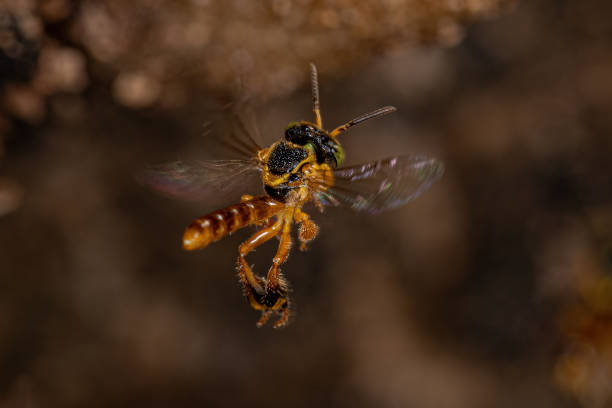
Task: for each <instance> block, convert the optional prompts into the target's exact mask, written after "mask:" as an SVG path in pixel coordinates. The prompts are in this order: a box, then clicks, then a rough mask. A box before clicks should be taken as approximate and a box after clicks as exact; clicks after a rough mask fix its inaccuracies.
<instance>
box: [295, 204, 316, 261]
mask: <svg viewBox="0 0 612 408" xmlns="http://www.w3.org/2000/svg"><path fill="white" fill-rule="evenodd" d="M294 220H295V222H297V223H299V224H300V228H299V229H298V240H299V241H300V251H305V250H306V249H307V248H306V245H307V244H308V243H309V242H310V241H312V240H313V239H315V238H316V236H317V234H318V233H319V227H318V226H317V224H315V223H314V222H313V221H312V220H311V219H310V217H309V216H308V214H306V213H305V212H303V211H302V210H300V209H296V211H295V216H294Z"/></svg>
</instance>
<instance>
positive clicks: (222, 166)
mask: <svg viewBox="0 0 612 408" xmlns="http://www.w3.org/2000/svg"><path fill="white" fill-rule="evenodd" d="M310 74H311V82H312V104H313V112H314V116H315V121H314V122H308V121H299V122H291V123H289V125H288V126H287V127H286V128H285V133H284V136H283V138H282V139H281V140H279V141H277V142H275V143H273V144H272V145H271V146H269V147H267V148H261V147H259V146H258V145H257V143H256V142H255V141H254V139H253V137H251V136H250V135H249V134H248V131H246V129H245V126H242V130H243V131H244V133H246V134H247V136H248V139H249V143H248V145H249V147H251V146H252V147H253V149H252V150H253V151H254V153H253V154H252V157H250V158H248V159H246V160H224V161H223V160H222V161H203V162H196V163H192V164H187V163H181V162H178V163H173V164H169V165H165V166H162V167H161V168H158V169H155V170H153V171H152V173H151V177H149V179H150V180H151V181H152V182H151V183H150V184H153V185H154V186H155V187H156V188H158V189H160V190H165V191H166V192H169V193H171V194H173V195H182V196H187V197H189V196H193V195H203V196H206V194H210V193H211V192H213V191H215V190H217V188H220V189H223V188H225V189H226V188H227V187H228V185H230V184H232V183H235V182H236V180H241V179H242V178H243V176H245V175H247V174H250V173H252V172H259V173H260V177H261V180H262V182H263V188H264V191H265V194H263V195H259V196H251V195H243V196H242V198H241V202H240V203H239V204H235V205H231V206H229V207H226V208H223V209H220V210H217V211H214V212H212V213H210V214H207V215H204V216H202V217H200V218H198V219H196V220H195V221H193V222H192V223H191V224H190V225H189V226H188V227H187V229H186V230H185V233H184V235H183V248H184V249H186V250H188V251H191V250H195V249H202V248H205V247H207V246H208V245H209V244H211V243H213V242H215V241H218V240H220V239H221V238H223V237H225V236H226V235H228V234H231V233H233V232H234V231H236V230H238V229H240V228H243V227H246V226H249V225H255V226H258V227H260V229H259V230H258V231H257V232H256V233H255V234H253V235H252V236H251V237H250V238H249V239H248V240H247V241H245V242H243V243H242V244H241V245H240V246H239V248H238V261H237V270H238V275H239V280H240V283H241V285H242V288H243V291H244V294H245V296H246V298H247V299H248V301H249V304H250V305H251V307H252V308H253V309H256V310H259V311H261V318H260V319H259V321H258V322H257V327H261V326H263V325H264V324H265V323H266V322H267V321H268V319H269V318H270V316H271V314H273V313H277V314H279V315H280V317H279V319H278V320H277V321H276V322H275V323H274V327H275V328H279V327H283V326H285V325H286V324H287V322H288V320H289V314H290V301H289V297H288V292H289V285H288V283H287V280H286V279H285V277H284V276H283V274H282V273H281V269H280V268H281V265H283V263H285V261H286V260H287V257H288V256H289V252H290V250H291V247H292V243H293V240H292V237H291V230H292V228H293V226H294V224H295V225H297V239H298V242H299V244H300V249H301V250H305V249H306V247H307V244H308V243H309V242H310V241H312V240H313V239H314V238H315V237H316V236H317V234H318V233H319V227H318V226H317V225H316V224H315V223H314V222H313V221H312V220H311V218H310V216H309V215H308V214H307V213H306V212H304V211H303V207H304V205H305V204H306V203H309V202H313V203H314V205H315V206H316V207H317V208H318V209H319V210H320V211H321V212H322V211H323V209H324V207H325V206H338V205H345V206H348V207H350V208H352V209H354V210H357V211H365V212H370V213H379V212H382V211H385V210H388V209H391V208H395V207H398V206H400V205H403V204H404V203H406V202H407V201H410V200H412V199H414V198H416V197H418V196H419V195H420V194H421V193H422V192H423V191H425V190H426V189H427V188H429V186H431V184H432V183H434V182H435V181H437V180H438V179H439V178H440V177H441V175H442V173H443V171H444V166H443V164H442V163H441V162H439V161H437V160H435V159H431V158H426V157H419V156H397V157H392V158H388V159H384V160H377V161H373V162H370V163H366V164H362V165H358V166H352V167H344V168H343V167H341V166H342V163H343V162H344V150H343V148H342V146H341V145H340V142H339V140H338V139H339V136H341V135H342V134H343V133H344V132H346V131H347V130H348V129H349V128H351V127H352V126H355V125H357V124H359V123H361V122H364V121H366V120H368V119H373V118H377V117H380V116H383V115H386V114H388V113H391V112H394V111H395V110H396V109H395V108H394V107H392V106H386V107H383V108H380V109H377V110H375V111H373V112H370V113H367V114H364V115H361V116H358V117H357V118H355V119H353V120H351V121H349V122H347V123H345V124H343V125H341V126H338V127H336V128H335V129H333V130H331V131H327V130H325V129H324V128H323V121H322V118H321V112H320V109H319V86H318V78H317V70H316V67H315V66H314V65H313V64H310ZM245 145H246V143H244V142H243V143H242V147H244V146H245ZM274 237H278V238H279V239H280V243H279V245H278V250H277V252H276V255H275V256H274V258H273V260H272V266H271V267H270V269H269V270H268V274H267V276H266V277H263V276H259V275H257V274H255V273H254V272H253V270H252V269H251V267H250V266H249V264H248V263H247V261H246V256H247V255H248V254H249V253H250V252H251V251H253V250H255V248H257V247H258V246H260V245H262V244H264V243H265V242H267V241H269V240H271V239H272V238H274Z"/></svg>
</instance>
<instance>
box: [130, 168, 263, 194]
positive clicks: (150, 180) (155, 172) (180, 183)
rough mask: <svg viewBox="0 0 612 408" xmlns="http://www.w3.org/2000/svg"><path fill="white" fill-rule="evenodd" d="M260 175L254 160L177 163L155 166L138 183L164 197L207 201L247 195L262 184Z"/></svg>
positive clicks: (144, 173)
mask: <svg viewBox="0 0 612 408" xmlns="http://www.w3.org/2000/svg"><path fill="white" fill-rule="evenodd" d="M260 172H261V166H260V164H259V162H258V161H257V160H255V159H249V160H207V161H188V162H187V161H176V162H172V163H166V164H162V165H159V166H153V167H151V168H150V169H148V170H146V171H145V172H143V173H142V174H141V175H140V176H139V177H138V179H139V181H140V182H142V183H143V184H145V185H147V186H149V187H151V188H153V189H154V190H157V191H159V192H161V193H163V194H165V195H168V196H172V197H177V198H181V199H184V200H189V201H204V200H210V199H211V198H214V199H216V200H217V199H219V197H224V196H228V195H230V194H231V193H234V192H235V193H238V192H244V191H245V190H246V188H248V186H250V185H251V183H254V182H255V181H256V180H259V181H260V182H261V176H260Z"/></svg>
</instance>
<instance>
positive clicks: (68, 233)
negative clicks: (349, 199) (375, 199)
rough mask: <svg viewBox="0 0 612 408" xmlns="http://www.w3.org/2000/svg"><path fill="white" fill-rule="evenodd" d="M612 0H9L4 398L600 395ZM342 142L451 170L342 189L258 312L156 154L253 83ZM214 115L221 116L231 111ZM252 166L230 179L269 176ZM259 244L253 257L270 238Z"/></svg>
mask: <svg viewBox="0 0 612 408" xmlns="http://www.w3.org/2000/svg"><path fill="white" fill-rule="evenodd" d="M610 15H612V5H611V4H610V3H609V2H607V1H604V0H581V1H565V0H535V1H501V0H494V1H484V0H444V1H424V0H423V1H421V0H411V1H409V0H385V1H356V0H355V1H351V0H346V1H341V0H335V1H332V0H327V1H324V0H320V1H318V0H294V1H275V0H270V1H261V2H258V1H246V0H243V1H240V0H236V1H215V0H210V1H207V0H192V1H188V0H179V1H170V0H134V1H119V0H108V1H94V0H90V1H68V0H41V1H34V0H4V1H0V367H2V368H1V369H0V405H2V406H16V407H17V406H19V407H21V406H58V407H70V406H75V407H76V406H105V407H106V406H131V407H133V406H148V407H151V406H160V407H161V406H164V407H166V406H232V407H233V406H254V407H256V406H266V407H276V406H279V407H280V406H283V407H287V406H291V407H311V406H351V407H368V406H381V407H406V406H414V407H452V408H455V407H457V408H459V407H469V408H474V407H492V406H494V407H502V408H503V407H517V406H521V407H538V408H540V407H555V408H558V407H568V408H569V407H577V406H582V407H585V408H599V407H606V406H609V405H610V403H611V396H612V387H611V381H610V377H611V374H610V372H611V366H612V359H611V358H610V355H612V334H611V333H612V329H611V328H612V323H611V319H610V315H611V313H612V307H611V301H610V299H611V295H610V287H611V286H612V284H611V283H610V281H611V279H612V278H611V276H612V275H611V273H612V263H611V255H610V254H611V253H612V250H611V248H612V245H610V242H612V223H611V222H610V219H612V217H611V216H610V214H612V188H611V187H612V179H611V174H612V161H611V160H610V157H612V143H611V140H612V138H611V137H610V135H611V134H612V115H611V114H610V112H611V111H610V109H611V108H610V107H611V106H612V75H610V73H611V72H612V58H611V55H612V35H611V33H612V19H610V18H609V16H610ZM310 61H313V62H315V63H316V64H317V66H318V67H319V69H320V74H321V77H320V85H321V102H322V113H323V119H324V123H325V124H326V125H327V124H329V127H332V126H333V125H337V124H340V123H343V122H345V121H346V120H348V119H350V118H352V117H355V116H356V115H358V114H360V113H363V112H367V111H371V110H372V109H374V108H377V107H380V106H384V105H394V106H396V107H397V108H398V112H397V113H394V114H393V115H389V116H387V117H385V118H383V119H380V120H379V121H375V122H368V123H367V124H363V125H360V127H356V128H355V129H351V131H350V132H349V133H347V134H346V135H345V136H343V139H342V142H343V146H344V148H345V151H346V155H347V163H348V164H349V165H351V164H357V163H359V162H364V161H367V160H373V159H379V158H384V157H386V156H391V155H397V154H404V153H414V154H422V155H429V156H434V157H438V158H440V159H442V160H443V161H444V163H445V165H446V173H445V175H444V177H443V178H442V180H441V181H440V182H439V183H438V184H436V185H435V186H434V188H432V189H431V190H430V191H428V193H427V194H426V195H424V196H423V197H421V198H419V199H418V200H416V201H415V202H414V203H411V204H410V205H408V206H406V207H403V208H401V209H398V210H395V211H393V212H389V213H385V214H383V215H380V216H376V217H367V216H364V215H359V214H354V213H350V212H343V211H339V210H336V209H330V210H329V211H327V212H326V213H325V214H323V215H320V214H316V212H315V211H313V209H308V210H309V212H310V213H312V214H313V218H314V219H315V220H316V221H317V222H318V223H319V224H320V227H321V233H320V236H319V237H318V238H317V240H315V241H313V243H312V245H311V246H310V251H309V252H307V253H299V252H298V251H295V253H293V254H292V255H291V258H290V259H289V262H288V263H287V264H286V266H285V267H284V272H285V273H286V274H287V276H288V278H289V279H290V280H291V282H292V283H293V284H294V287H293V293H292V295H293V297H294V298H295V299H296V302H295V303H296V305H297V306H296V315H295V321H294V322H293V324H292V325H291V326H289V327H288V328H287V329H286V330H283V331H276V332H275V331H272V330H269V329H266V330H256V329H255V327H254V325H253V321H254V319H255V318H256V317H257V316H256V314H254V313H253V312H252V311H251V310H250V309H249V308H248V306H247V305H246V304H245V302H244V299H243V298H242V297H241V296H240V291H239V289H238V284H237V281H236V278H235V271H234V262H235V257H236V251H237V246H238V244H239V243H240V242H241V241H242V240H244V239H246V238H247V237H248V234H249V233H250V232H252V231H241V232H238V233H236V234H235V235H234V236H232V237H229V238H226V239H224V240H223V241H220V242H218V243H216V244H214V247H210V248H208V249H207V250H205V251H202V252H200V253H183V252H182V251H181V250H180V237H181V233H182V229H183V228H184V226H186V225H187V224H188V223H189V222H190V221H191V220H192V219H193V218H196V217H197V216H200V215H203V214H204V213H206V212H208V211H211V210H215V209H216V207H218V206H221V205H226V204H231V203H233V202H232V201H237V200H238V199H239V197H222V194H219V196H218V197H211V198H210V201H205V202H203V203H202V204H201V205H192V204H184V203H180V202H176V201H172V200H168V199H166V198H163V197H159V196H156V195H155V194H153V193H152V192H149V191H146V190H145V189H144V188H142V187H141V186H139V185H138V184H137V183H136V182H135V181H134V177H133V176H134V175H135V174H136V173H137V172H138V171H140V170H142V169H144V168H146V166H147V165H149V164H157V163H160V162H167V161H174V160H177V159H179V158H184V157H185V156H188V157H189V158H191V157H193V158H204V159H206V158H223V157H218V156H214V155H213V154H212V151H211V150H210V149H209V145H210V144H211V142H212V140H210V139H211V138H209V137H207V136H203V135H202V131H203V129H202V127H203V125H204V124H206V123H213V124H216V122H222V121H223V120H225V119H223V114H220V113H219V112H222V111H223V107H224V106H225V105H226V104H227V103H228V102H231V101H242V99H244V96H245V95H250V96H251V97H252V98H251V103H252V105H253V106H254V108H255V110H256V111H257V113H258V118H259V123H260V129H261V134H262V135H263V136H262V139H263V140H260V142H262V143H267V142H270V141H272V140H275V139H277V138H279V137H280V135H281V134H282V129H283V128H284V126H285V125H286V124H287V123H288V122H289V121H293V120H299V119H310V118H311V106H310V90H309V89H308V79H309V78H308V62H310ZM221 127H222V126H221ZM260 192H261V187H260V186H245V191H244V193H251V194H258V193H260ZM273 246H274V245H269V246H266V247H262V248H261V249H260V250H258V251H257V253H256V254H254V255H253V256H252V257H251V258H249V261H250V262H253V263H254V264H255V271H257V272H259V273H263V272H265V271H266V270H267V268H268V266H269V263H270V261H271V257H272V251H273V249H272V247H273Z"/></svg>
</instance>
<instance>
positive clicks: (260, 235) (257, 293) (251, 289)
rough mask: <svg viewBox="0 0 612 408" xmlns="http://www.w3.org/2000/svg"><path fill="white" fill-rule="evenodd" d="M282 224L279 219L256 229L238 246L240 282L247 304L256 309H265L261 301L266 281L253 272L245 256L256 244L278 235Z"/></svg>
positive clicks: (258, 244)
mask: <svg viewBox="0 0 612 408" xmlns="http://www.w3.org/2000/svg"><path fill="white" fill-rule="evenodd" d="M282 225H283V223H282V221H280V220H279V221H277V222H276V223H274V224H272V225H270V226H269V227H267V228H264V229H262V230H260V231H257V232H256V233H255V234H253V235H252V236H251V238H249V239H248V240H247V241H245V242H243V243H242V244H241V245H240V247H239V248H238V276H239V279H240V283H241V284H242V288H243V290H244V295H245V296H246V297H247V299H248V300H249V304H250V305H251V307H252V308H253V309H256V310H266V309H267V308H266V306H265V304H264V303H263V298H264V295H265V286H266V283H265V281H264V280H263V279H262V278H260V277H258V276H256V275H255V274H254V273H253V271H252V270H251V267H250V266H249V264H248V263H247V261H246V258H245V256H246V255H247V254H248V253H249V252H251V251H253V250H255V248H257V247H258V246H260V245H262V244H263V243H265V242H267V241H269V240H270V239H272V238H274V237H275V236H276V235H278V233H279V232H280V231H281V227H282Z"/></svg>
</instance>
